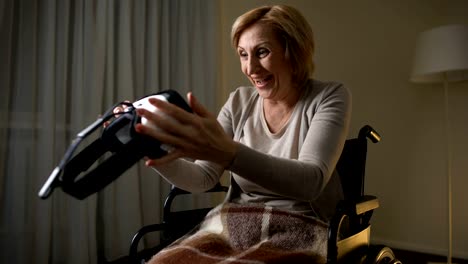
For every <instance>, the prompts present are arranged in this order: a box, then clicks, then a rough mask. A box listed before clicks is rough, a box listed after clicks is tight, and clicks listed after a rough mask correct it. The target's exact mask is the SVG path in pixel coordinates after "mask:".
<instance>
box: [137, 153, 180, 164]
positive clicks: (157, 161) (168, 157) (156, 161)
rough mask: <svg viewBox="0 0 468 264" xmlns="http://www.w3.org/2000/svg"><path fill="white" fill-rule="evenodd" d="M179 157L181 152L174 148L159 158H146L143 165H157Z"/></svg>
mask: <svg viewBox="0 0 468 264" xmlns="http://www.w3.org/2000/svg"><path fill="white" fill-rule="evenodd" d="M180 157H182V155H181V153H180V152H178V151H177V150H174V151H172V152H170V153H168V154H167V155H165V156H162V157H161V158H158V159H148V160H146V162H145V165H146V166H148V167H153V166H159V165H162V164H165V163H169V162H171V161H174V160H176V159H178V158H180Z"/></svg>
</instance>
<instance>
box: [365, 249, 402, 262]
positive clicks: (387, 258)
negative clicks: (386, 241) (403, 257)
mask: <svg viewBox="0 0 468 264" xmlns="http://www.w3.org/2000/svg"><path fill="white" fill-rule="evenodd" d="M365 263H366V264H402V263H401V261H399V260H398V259H397V258H396V256H395V254H394V253H393V251H392V250H391V249H390V248H389V247H386V246H371V247H370V248H369V254H368V255H367V257H366V261H365Z"/></svg>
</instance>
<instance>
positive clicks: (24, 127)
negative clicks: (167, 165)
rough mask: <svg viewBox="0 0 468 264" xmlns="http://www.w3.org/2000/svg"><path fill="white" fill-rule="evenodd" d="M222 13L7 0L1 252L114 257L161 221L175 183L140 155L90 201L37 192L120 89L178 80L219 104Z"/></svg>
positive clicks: (104, 0) (199, 7)
mask: <svg viewBox="0 0 468 264" xmlns="http://www.w3.org/2000/svg"><path fill="white" fill-rule="evenodd" d="M216 13H217V2H216V1H215V0H196V1H187V0H186V1H183V0H180V1H179V0H178V1H174V0H160V1H144V0H141V1H130V0H119V1H113V0H98V1H92V0H75V1H71V0H70V1H68V0H66V1H61V0H45V1H34V0H18V1H15V0H6V1H0V38H1V39H2V41H1V42H0V70H1V71H0V188H1V189H0V190H1V195H0V205H1V207H0V208H1V215H0V216H1V220H0V221H1V222H0V223H1V225H0V250H1V252H0V262H2V263H30V262H32V263H99V262H102V261H103V260H104V259H107V260H114V259H116V258H119V257H121V256H123V255H126V254H127V251H128V247H129V243H130V240H131V237H132V236H133V234H134V232H135V231H137V230H138V228H139V227H141V226H142V225H145V224H150V223H156V222H159V221H160V217H161V207H162V203H163V201H162V199H163V198H164V197H165V195H166V194H167V192H168V190H169V185H168V184H167V183H166V182H164V181H163V180H161V178H159V177H158V176H157V175H156V174H155V173H154V172H153V171H152V170H150V169H148V168H145V167H144V166H143V164H142V163H139V164H137V165H135V166H133V167H132V168H131V169H129V170H128V171H127V172H125V173H124V174H123V175H122V176H121V177H119V178H118V179H117V180H116V181H114V182H113V183H112V184H111V185H109V186H107V187H106V188H105V189H104V190H102V191H101V192H99V193H98V194H95V195H92V196H90V197H88V198H87V199H85V200H83V201H79V200H76V199H74V198H72V197H70V196H68V195H66V194H64V193H63V192H62V191H61V190H60V189H57V190H55V191H54V193H53V194H52V196H51V197H50V198H49V199H47V200H40V199H39V198H38V197H37V192H38V190H39V188H40V187H41V186H42V184H43V183H44V182H45V180H46V179H47V177H48V175H49V174H50V172H51V171H52V170H53V168H54V167H55V166H56V165H57V164H58V162H59V161H60V159H61V158H62V155H63V154H64V152H65V150H66V149H67V148H68V145H69V144H70V142H71V141H72V140H73V138H74V137H75V135H76V134H77V133H78V132H79V131H81V130H82V129H83V128H84V127H86V126H87V125H89V124H90V123H92V122H93V121H94V120H96V118H97V117H98V115H99V114H100V113H103V112H104V111H105V110H107V108H108V107H110V106H112V105H113V104H114V103H116V102H118V101H122V100H131V101H132V100H135V99H138V98H139V97H142V96H144V95H147V94H150V93H154V92H157V91H160V90H164V89H169V88H170V89H175V90H178V91H179V92H180V93H181V94H183V95H185V93H186V92H188V91H193V92H194V93H195V94H196V95H197V96H198V97H199V99H200V100H201V101H202V102H203V103H204V104H205V105H206V106H207V107H208V108H209V109H210V110H212V111H213V112H217V109H215V107H216V105H217V102H216V98H217V96H216V94H217V92H216V89H217V84H218V83H219V82H218V71H217V69H218V68H219V67H218V65H216V64H217V56H218V54H217V50H218V48H217V46H218V45H219V43H218V34H219V28H218V25H219V22H218V17H217V14H216ZM189 203H192V201H190V202H189ZM156 242H157V237H151V238H149V239H147V240H146V243H147V244H154V243H156Z"/></svg>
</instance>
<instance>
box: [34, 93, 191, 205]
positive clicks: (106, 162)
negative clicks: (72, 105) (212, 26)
mask: <svg viewBox="0 0 468 264" xmlns="http://www.w3.org/2000/svg"><path fill="white" fill-rule="evenodd" d="M152 97H154V98H157V99H160V100H164V101H167V102H169V103H172V104H174V105H177V106H179V107H181V108H182V109H184V110H185V111H187V112H190V113H191V112H192V110H191V108H190V107H189V106H188V104H187V103H186V102H185V100H184V99H183V98H182V97H181V96H180V94H178V93H177V92H176V91H173V90H166V91H162V92H159V93H156V94H152V95H148V96H146V97H143V98H141V99H139V100H137V101H136V102H134V103H128V102H121V103H117V104H115V105H114V106H112V107H111V108H110V109H109V110H107V111H106V113H105V114H104V115H103V116H102V117H100V118H99V119H97V120H96V121H95V122H94V123H92V124H91V125H90V126H88V127H87V128H85V129H84V130H82V131H81V132H80V133H78V134H77V136H76V138H75V139H74V140H73V142H72V144H71V145H70V147H69V148H68V150H67V151H66V153H65V155H64V157H63V158H62V160H61V161H60V163H59V165H58V166H57V167H56V168H55V169H54V170H53V171H52V173H51V175H50V176H49V178H48V179H47V181H46V182H45V184H44V185H43V186H42V188H41V189H40V191H39V194H38V195H39V197H40V198H42V199H46V198H48V197H49V196H50V195H51V193H52V191H53V190H54V189H55V188H56V187H61V188H62V190H63V191H64V192H65V193H67V194H69V195H71V196H73V197H75V198H77V199H80V200H82V199H84V198H86V197H88V196H89V195H91V194H94V193H96V192H98V191H100V190H101V189H103V188H104V187H106V186H107V185H108V184H110V183H111V182H112V181H114V180H115V179H117V178H118V177H119V176H120V175H122V173H124V172H125V171H126V170H127V169H129V168H130V167H131V166H133V165H134V164H135V163H136V162H138V161H139V160H140V159H142V158H143V157H145V156H147V157H149V158H151V159H155V158H159V157H162V156H164V155H166V154H167V151H168V148H170V146H167V145H165V144H162V143H161V142H159V141H158V140H156V139H154V138H152V137H149V136H146V135H142V134H139V133H137V132H136V131H135V125H136V124H138V123H142V124H146V123H147V122H148V120H146V118H141V117H139V116H138V115H137V114H136V109H138V108H145V109H147V110H149V111H153V112H157V111H158V109H157V108H156V107H155V106H153V105H152V104H151V103H149V101H148V100H149V99H150V98H152ZM119 105H126V106H127V109H126V111H125V112H123V113H119V114H118V117H116V114H114V113H113V110H114V108H115V107H117V106H119ZM112 118H114V119H113V120H111V119H112ZM109 120H111V122H110V124H109V125H108V126H106V127H105V128H104V129H103V130H102V132H101V135H100V137H98V138H97V139H96V140H94V141H93V142H92V143H90V144H89V145H88V146H86V147H84V148H83V149H82V150H81V151H80V152H79V153H78V154H76V155H74V152H75V151H76V149H77V148H78V146H79V145H80V143H81V142H82V141H83V140H84V139H85V138H87V137H88V136H89V135H91V134H92V133H93V132H94V131H96V130H97V129H98V128H102V127H103V125H104V123H105V122H107V121H109ZM97 161H101V162H98V165H97V166H95V167H94V168H93V169H91V170H90V171H88V169H89V168H90V167H91V166H92V165H93V164H95V163H96V162H97Z"/></svg>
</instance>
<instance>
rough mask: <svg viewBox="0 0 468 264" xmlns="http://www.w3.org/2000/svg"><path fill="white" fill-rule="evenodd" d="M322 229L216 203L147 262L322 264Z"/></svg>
mask: <svg viewBox="0 0 468 264" xmlns="http://www.w3.org/2000/svg"><path fill="white" fill-rule="evenodd" d="M327 228H328V226H327V224H326V223H324V222H322V221H320V220H317V219H316V218H312V217H307V216H303V215H301V214H296V213H291V212H287V211H281V210H278V209H274V208H271V207H265V206H261V205H238V204H232V203H228V204H222V205H220V206H218V207H217V208H215V209H213V210H212V211H211V212H210V213H209V214H208V215H207V216H206V218H205V220H204V221H203V222H202V223H201V224H200V226H199V227H198V228H197V229H195V230H194V231H193V232H192V233H190V234H187V235H186V236H184V237H182V238H181V239H179V240H177V241H176V242H174V243H173V244H172V245H170V246H169V247H167V248H166V249H164V250H162V251H161V252H159V253H158V254H156V255H155V256H153V258H152V259H151V260H150V261H149V263H164V264H171V263H177V264H184V263H187V264H193V263H239V264H240V263H246V264H263V263H297V264H300V263H326V253H327Z"/></svg>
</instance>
